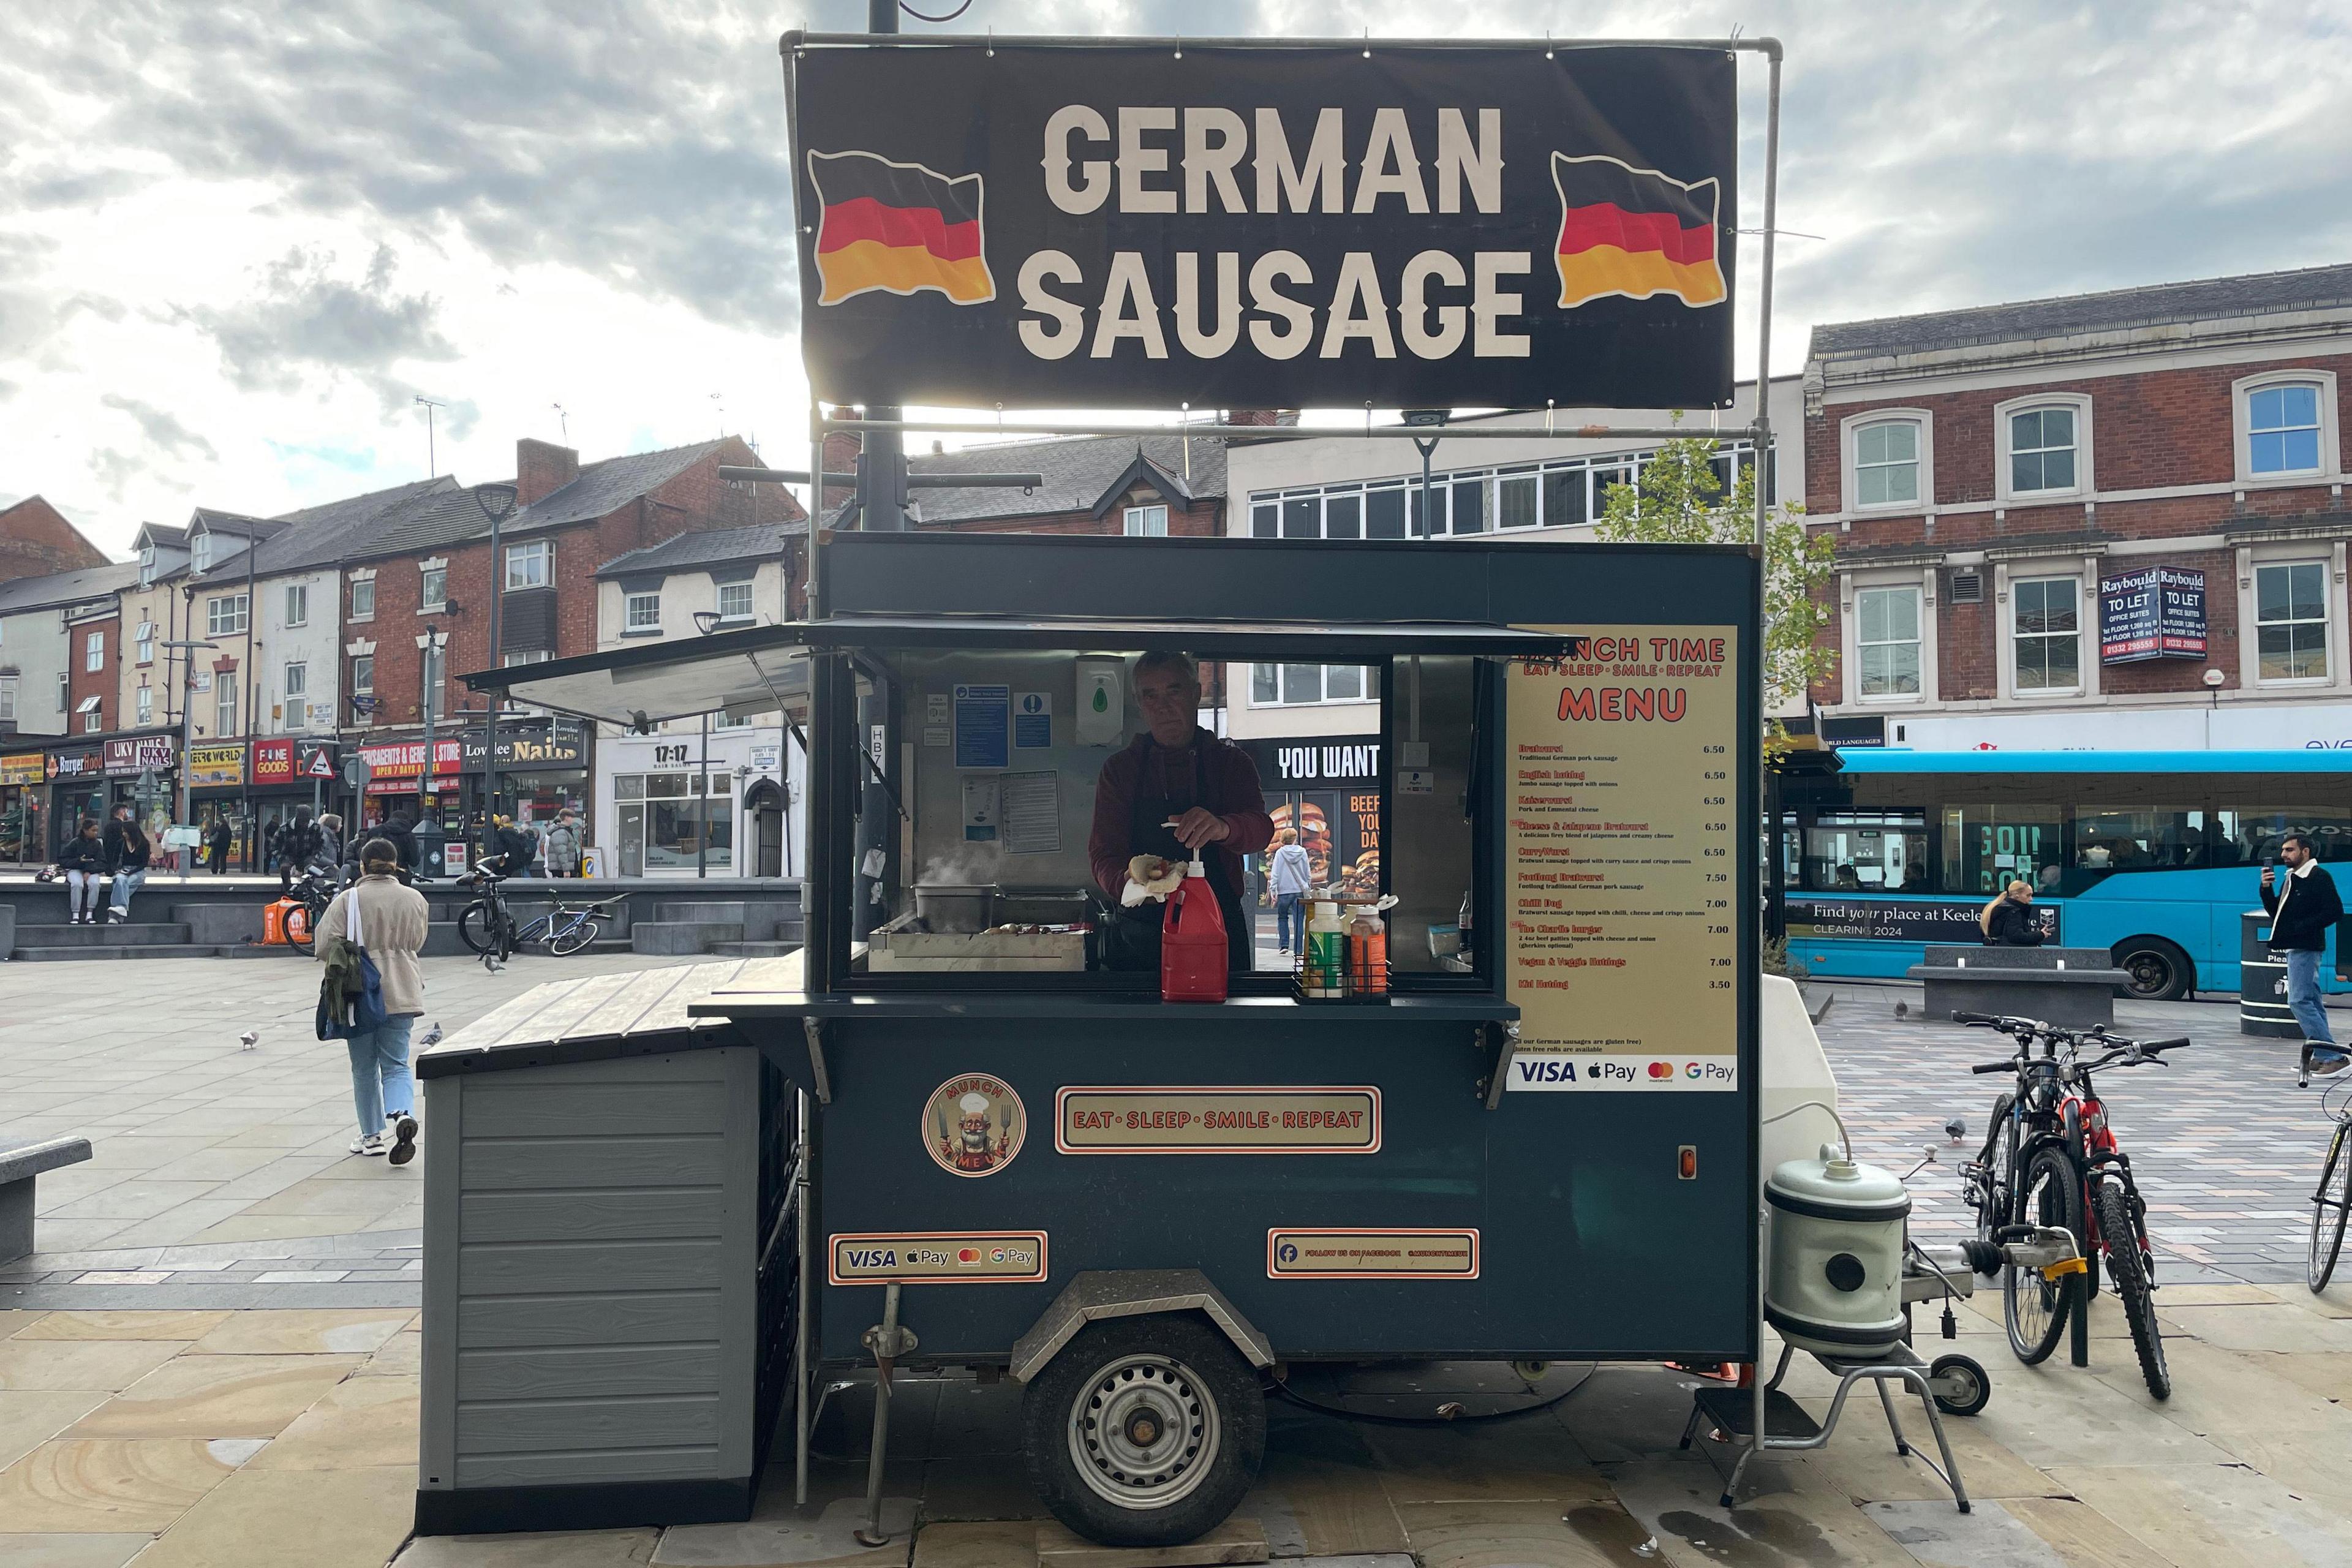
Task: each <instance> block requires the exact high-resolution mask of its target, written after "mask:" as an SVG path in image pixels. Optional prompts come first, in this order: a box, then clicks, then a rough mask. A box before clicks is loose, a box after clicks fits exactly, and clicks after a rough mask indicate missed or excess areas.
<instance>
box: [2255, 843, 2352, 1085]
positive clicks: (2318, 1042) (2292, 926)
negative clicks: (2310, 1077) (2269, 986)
mask: <svg viewBox="0 0 2352 1568" xmlns="http://www.w3.org/2000/svg"><path fill="white" fill-rule="evenodd" d="M2279 858H2280V859H2281V860H2283V861H2284V862H2285V863H2286V868H2287V873H2286V875H2285V876H2284V878H2282V877H2280V876H2279V874H2278V872H2277V871H2276V870H2275V869H2274V868H2272V867H2271V866H2269V865H2264V866H2263V910H2266V911H2267V912H2268V913H2269V915H2270V917H2271V941H2270V948H2271V952H2272V954H2273V956H2274V957H2276V958H2277V959H2279V960H2280V961H2281V962H2282V963H2284V964H2285V965H2286V1002H2287V1005H2288V1006H2289V1007H2290V1008H2292V1009H2294V1017H2295V1022H2297V1023H2299V1024H2301V1025H2302V1026H2303V1044H2304V1049H2305V1051H2307V1052H2308V1053H2310V1057H2311V1070H2312V1071H2313V1072H2314V1073H2315V1074H2320V1075H2326V1074H2328V1073H2339V1072H2342V1071H2343V1070H2344V1069H2345V1068H2347V1067H2352V1056H2347V1055H2346V1054H2345V1053H2344V1052H2343V1051H2342V1050H2341V1049H2339V1048H2338V1047H2336V1037H2335V1036H2334V1035H2333V1034H2331V1033H2330V1032H2329V1031H2328V1027H2327V1008H2326V1006H2325V1005H2323V1003H2322V1001H2321V997H2320V991H2319V960H2320V955H2321V954H2322V953H2324V952H2326V950H2327V933H2328V931H2331V930H2332V929H2334V927H2335V925H2336V921H2338V920H2340V919H2342V918H2343V915H2344V900H2342V899H2340V898H2338V897H2336V879H2334V878H2332V877H2330V876H2329V875H2328V874H2327V872H2326V869H2325V868H2322V867H2321V866H2320V864H2319V851H2318V850H2317V849H2316V848H2315V847H2314V846H2313V844H2312V842H2311V840H2310V839H2308V838H2306V837H2304V836H2303V835H2302V834H2300V833H2290V834H2288V835H2287V836H2286V837H2284V839H2282V840H2280V842H2279Z"/></svg>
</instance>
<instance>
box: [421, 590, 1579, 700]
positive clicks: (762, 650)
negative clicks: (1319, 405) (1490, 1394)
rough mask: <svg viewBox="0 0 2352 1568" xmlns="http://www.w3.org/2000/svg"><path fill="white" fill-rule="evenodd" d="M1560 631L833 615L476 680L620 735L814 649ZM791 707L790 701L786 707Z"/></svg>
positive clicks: (1507, 637)
mask: <svg viewBox="0 0 2352 1568" xmlns="http://www.w3.org/2000/svg"><path fill="white" fill-rule="evenodd" d="M1575 640H1576V639H1574V638H1571V637H1567V636H1565V635H1563V634H1561V633H1559V632H1549V631H1538V630H1528V629H1526V628H1522V627H1517V626H1493V625H1485V624H1478V623H1469V622H1454V621H1380V622H1370V621H1361V622H1359V621H1157V620H1105V619H1091V618H1077V617H1073V618H1067V619H1064V618H1059V617H1048V618H1044V619H1013V618H1011V617H1004V616H833V617H831V618H829V619H826V620H823V621H805V622H795V623H792V624H789V625H785V626H747V627H745V628H744V629H742V630H740V631H732V632H719V633H715V634H713V635H711V636H709V637H697V638H694V639H693V640H691V641H685V640H680V641H673V642H652V643H646V644H645V645H643V646H641V647H622V648H612V649H608V650H607V651H605V652H604V653H593V654H583V655H581V656H580V657H578V658H563V659H554V660H551V661H548V662H545V663H541V664H529V665H510V666H509V667H507V668H502V669H486V670H480V671H478V672H476V673H474V674H471V675H468V676H467V677H466V678H465V680H466V684H467V686H468V687H469V688H471V689H474V690H476V691H504V692H506V693H507V694H508V695H509V697H511V698H512V699H513V700H516V701H519V702H528V703H531V704H533V705H535V706H538V707H541V708H551V709H553V710H556V711H558V712H561V713H572V714H577V715H580V716H581V717H583V718H591V719H602V720H605V721H608V722H611V723H614V724H622V725H629V724H639V723H646V724H650V723H657V722H659V721H663V720H666V719H690V718H693V717H695V716H696V715H698V714H702V713H718V712H726V713H729V714H731V715H736V716H748V715H750V714H753V713H765V712H773V711H774V710H776V709H777V708H778V707H780V706H784V705H787V704H788V703H790V702H796V701H797V700H799V699H801V698H802V697H803V696H804V695H805V694H806V692H807V690H808V664H807V658H808V654H809V652H810V650H811V649H814V648H856V647H949V648H961V647H971V648H1046V649H1052V648H1069V649H1072V650H1075V651H1080V652H1102V653H1132V652H1137V651H1139V650H1141V649H1144V648H1154V647H1166V648H1178V649H1181V650H1182V651H1184V652H1186V653H1189V654H1192V655H1193V656H1194V657H1195V658H1230V659H1250V660H1266V661H1274V662H1284V661H1295V662H1299V663H1308V662H1333V661H1337V662H1347V661H1349V660H1363V659H1367V658H1406V657H1409V656H1411V655H1413V654H1430V655H1439V654H1455V655H1465V654H1466V655H1479V656H1485V657H1487V658H1566V657H1570V656H1571V654H1572V648H1571V646H1570V645H1571V644H1572V643H1573V642H1574V641H1575ZM779 697H782V698H784V699H786V700H787V703H780V702H779V701H778V700H777V699H778V698H779Z"/></svg>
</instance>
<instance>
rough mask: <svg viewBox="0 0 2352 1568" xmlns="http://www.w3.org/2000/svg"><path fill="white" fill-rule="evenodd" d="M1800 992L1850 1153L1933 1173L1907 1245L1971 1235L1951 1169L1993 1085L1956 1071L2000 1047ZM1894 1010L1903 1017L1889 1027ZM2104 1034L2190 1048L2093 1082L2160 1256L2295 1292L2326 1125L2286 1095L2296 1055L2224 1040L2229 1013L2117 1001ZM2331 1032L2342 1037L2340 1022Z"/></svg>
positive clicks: (1872, 989) (1879, 1000) (1979, 1134)
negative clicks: (1951, 1125)
mask: <svg viewBox="0 0 2352 1568" xmlns="http://www.w3.org/2000/svg"><path fill="white" fill-rule="evenodd" d="M1807 990H1808V993H1809V994H1810V996H1811V1003H1812V1005H1813V1006H1814V1007H1815V1008H1819V1007H1820V1006H1821V1005H1822V1000H1823V999H1824V998H1826V997H1828V996H1831V995H1834V996H1835V997H1836V998H1837V1002H1836V1005H1834V1006H1832V1008H1831V1009H1830V1013H1829V1016H1827V1017H1826V1018H1824V1019H1823V1020H1822V1025H1821V1035H1822V1047H1823V1048H1824V1049H1825V1050H1827V1051H1828V1052H1829V1056H1830V1064H1831V1066H1832V1068H1834V1069H1835V1071H1836V1073H1837V1078H1838V1092H1839V1095H1840V1098H1841V1099H1842V1100H1843V1108H1844V1116H1845V1121H1846V1127H1847V1129H1848V1130H1849V1131H1851V1132H1852V1134H1853V1140H1854V1146H1855V1150H1856V1152H1859V1153H1862V1154H1863V1155H1864V1158H1866V1159H1868V1160H1870V1161H1872V1162H1873V1163H1880V1164H1885V1165H1889V1166H1891V1167H1893V1168H1894V1169H1895V1172H1896V1173H1902V1172H1905V1171H1908V1170H1909V1169H1910V1168H1911V1166H1912V1165H1913V1164H1914V1163H1916V1162H1917V1160H1918V1158H1919V1153H1920V1151H1921V1150H1922V1149H1924V1148H1925V1147H1926V1146H1927V1145H1928V1144H1930V1143H1932V1144H1934V1145H1936V1147H1937V1158H1938V1161H1939V1163H1938V1165H1937V1166H1934V1167H1930V1168H1929V1169H1927V1170H1925V1171H1922V1172H1921V1173H1919V1174H1918V1175H1917V1176H1916V1177H1914V1178H1913V1179H1912V1181H1911V1184H1910V1185H1911V1197H1912V1204H1913V1209H1912V1213H1913V1220H1912V1225H1913V1230H1914V1233H1915V1234H1916V1235H1917V1236H1918V1237H1919V1238H1920V1239H1921V1240H1923V1241H1932V1240H1936V1239H1943V1238H1949V1237H1956V1236H1959V1235H1964V1234H1967V1233H1968V1232H1969V1231H1970V1230H1972V1229H1973V1228H1974V1225H1975V1222H1974V1219H1973V1217H1972V1216H1971V1215H1969V1212H1968V1211H1967V1210H1966V1209H1965V1208H1963V1207H1962V1206H1961V1205H1960V1182H1959V1172H1958V1165H1959V1162H1960V1161H1961V1160H1963V1159H1966V1158H1969V1157H1971V1156H1973V1155H1974V1154H1975V1152H1976V1151H1977V1149H1978V1148H1979V1146H1980V1145H1981V1144H1982V1142H1983V1141H1984V1132H1985V1120H1986V1116H1987V1114H1988V1113H1989V1111H1990V1109H1991V1105H1992V1100H1993V1097H1994V1095H1995V1094H1996V1093H1998V1092H1999V1091H2000V1089H2001V1088H2002V1087H2003V1085H2004V1083H2005V1082H2006V1080H2004V1079H2000V1078H1974V1077H1971V1076H1969V1064H1970V1063H1973V1062H1980V1061H1994V1060H1997V1059H1999V1058H2001V1057H2003V1056H2006V1055H2008V1054H2009V1053H2008V1051H2007V1050H2006V1049H2004V1048H2003V1047H2005V1046H2006V1045H2007V1043H2008V1041H2007V1037H2004V1036H1999V1035H1994V1034H1991V1033H1990V1032H1988V1031H1985V1030H1982V1029H1964V1028H1961V1027H1959V1026H1957V1025H1953V1024H1948V1023H1945V1024H1936V1023H1929V1022H1927V1020H1926V1019H1924V1018H1923V1017H1922V1016H1921V1011H1922V1010H1921V1005H1920V993H1919V991H1918V990H1917V989H1916V987H1911V986H1894V985H1859V984H1847V983H1830V982H1816V983H1814V984H1811V985H1809V986H1808V987H1807ZM1897 1005H1902V1006H1904V1007H1905V1008H1906V1016H1901V1017H1898V1016H1896V1015H1895V1008H1896V1006H1897ZM2116 1028H2117V1030H2118V1031H2119V1032H2123V1033H2126V1034H2137V1035H2139V1036H2141V1037H2145V1038H2161V1037H2168V1036H2175V1035H2187V1036H2188V1037H2189V1039H2190V1040H2191V1041H2192V1042H2193V1044H2192V1045H2191V1047H2190V1048H2189V1049H2188V1050H2185V1051H2177V1052H2174V1053H2173V1054H2172V1056H2171V1058H2169V1061H2170V1063H2171V1065H2169V1066H2166V1067H2161V1068H2156V1067H2149V1068H2126V1069H2117V1070H2116V1071H2114V1072H2111V1073H2106V1074H2103V1075H2101V1077H2100V1079H2099V1083H2100V1093H2101V1095H2102V1096H2103V1097H2104V1098H2105V1100H2106V1102H2107V1109H2108V1114H2109V1116H2110V1117H2111V1119H2112V1121H2113V1123H2114V1126H2115V1128H2116V1137H2117V1138H2118V1139H2120V1140H2121V1142H2122V1143H2123V1147H2124V1151H2125V1152H2126V1153H2128V1154H2130V1155H2131V1157H2132V1169H2133V1172H2134V1173H2135V1175H2136V1176H2137V1178H2138V1181H2139V1184H2140V1190H2141V1192H2142V1193H2143V1194H2145V1195H2146V1196H2147V1204H2148V1215H2149V1226H2150V1228H2151V1230H2152V1231H2153V1232H2154V1239H2155V1241H2156V1244H2157V1248H2158V1254H2159V1256H2160V1257H2164V1258H2172V1259H2174V1260H2176V1261H2177V1262H2178V1263H2179V1264H2180V1265H2183V1266H2193V1265H2204V1266H2207V1267H2209V1268H2213V1269H2217V1270H2219V1271H2220V1272H2221V1273H2224V1274H2228V1275H2231V1276H2233V1277H2235V1278H2237V1279H2248V1280H2300V1279H2302V1278H2303V1268H2304V1251H2305V1244H2306V1242H2307V1240H2308V1237H2309V1234H2310V1221H2311V1206H2310V1202H2309V1199H2310V1193H2311V1186H2312V1184H2313V1183H2314V1182H2315V1180H2316V1179H2317V1177H2318V1173H2319V1161H2320V1156H2321V1154H2322V1152H2323V1151H2324V1149H2325V1146H2326V1135H2327V1124H2326V1121H2323V1120H2322V1116H2321V1111H2320V1104H2319V1100H2320V1092H2321V1091H2320V1089H2319V1088H2318V1087H2316V1086H2315V1087H2313V1088H2311V1089H2296V1088H2295V1087H2294V1068H2295V1054H2296V1052H2295V1047H2294V1043H2293V1042H2290V1041H2285V1040H2273V1039H2256V1038H2254V1037H2250V1036H2245V1035H2241V1034H2240V1033H2238V1010H2237V1005H2236V1004H2235V1003H2233V1002H2232V1003H2219V1002H2176V1003H2138V1002H2123V1003H2118V1004H2117V1005H2116ZM2336 1033H2337V1035H2338V1036H2339V1037H2346V1038H2352V1013H2347V1014H2346V1015H2345V1016H2344V1022H2343V1023H2341V1024H2339V1025H2338V1026H2337V1027H2336ZM2336 1098H2337V1099H2338V1100H2341V1099H2342V1098H2343V1097H2342V1096H2341V1095H2338V1096H2337V1097H2336ZM1953 1116H1961V1117H1965V1118H1966V1119H1967V1121H1968V1124H1969V1131H1968V1138H1967V1140H1966V1142H1964V1143H1963V1144H1961V1145H1959V1146H1957V1147H1956V1146H1955V1145H1954V1144H1953V1143H1952V1142H1951V1141H1950V1140H1949V1139H1948V1138H1947V1137H1946V1136H1945V1134H1944V1123H1945V1122H1946V1121H1948V1120H1949V1119H1950V1118H1951V1117H1953ZM2201 1274H2202V1271H2201V1270H2197V1269H2193V1268H2192V1269H2190V1270H2189V1272H2188V1273H2187V1274H2184V1273H2183V1272H2182V1271H2181V1270H2179V1269H2176V1270H2174V1271H2173V1272H2172V1275H2171V1277H2172V1278H2176V1279H2179V1278H2188V1277H2201ZM2163 1277H2164V1276H2163V1275H2162V1274H2161V1273H2160V1275H2159V1280H2161V1279H2162V1278H2163Z"/></svg>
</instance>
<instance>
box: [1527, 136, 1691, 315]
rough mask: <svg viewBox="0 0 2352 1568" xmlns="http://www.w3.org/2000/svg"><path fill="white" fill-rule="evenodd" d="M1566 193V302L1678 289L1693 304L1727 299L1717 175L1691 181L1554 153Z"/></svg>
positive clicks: (1556, 174)
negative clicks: (1718, 247)
mask: <svg viewBox="0 0 2352 1568" xmlns="http://www.w3.org/2000/svg"><path fill="white" fill-rule="evenodd" d="M1551 180H1552V184H1553V185H1554V186H1555V187H1557V188H1558V190H1559V247H1558V249H1559V255H1558V257H1556V258H1555V259H1556V260H1557V261H1558V262H1559V302H1560V304H1561V306H1562V307H1563V308H1565V307H1569V306H1574V305H1581V304H1583V303H1584V302H1585V301H1586V300H1601V299H1606V298H1607V297H1609V296H1610V295H1612V294H1622V295H1623V296H1624V297H1625V298H1626V299H1628V300H1646V299H1648V298H1650V296H1652V295H1653V294H1672V295H1673V296H1675V298H1676V299H1678V300H1681V301H1682V302H1683V303H1684V304H1685V305H1715V304H1720V303H1721V302H1722V300H1723V298H1724V293H1725V289H1724V285H1723V268H1721V267H1719V266H1717V264H1716V258H1715V209H1716V203H1717V196H1718V195H1719V193H1720V190H1721V187H1720V186H1719V185H1718V184H1717V183H1716V182H1715V181H1714V180H1712V179H1706V180H1701V181H1699V182H1698V183H1697V184H1690V185H1686V184H1683V183H1682V182H1681V181H1680V180H1670V179H1668V178H1667V177H1666V176H1665V175H1664V174H1659V173H1658V172H1657V171H1656V170H1655V169H1636V168H1634V167H1633V165H1632V164H1630V163H1621V162H1619V161H1618V160H1617V159H1614V158H1607V157H1598V156H1596V157H1590V158H1571V157H1570V156H1569V155H1568V154H1567V153H1553V154H1552V155H1551Z"/></svg>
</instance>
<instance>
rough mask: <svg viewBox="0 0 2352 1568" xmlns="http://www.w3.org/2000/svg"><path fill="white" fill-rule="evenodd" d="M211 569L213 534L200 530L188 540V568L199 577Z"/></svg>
mask: <svg viewBox="0 0 2352 1568" xmlns="http://www.w3.org/2000/svg"><path fill="white" fill-rule="evenodd" d="M212 569H213V536H212V534H211V533H210V532H209V531H206V532H202V533H199V534H197V535H196V537H195V538H194V540H192V541H190V542H189V544H188V570H189V571H191V572H194V574H196V575H197V576H199V577H201V576H203V575H204V574H205V573H207V572H209V571H211V570H212Z"/></svg>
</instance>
